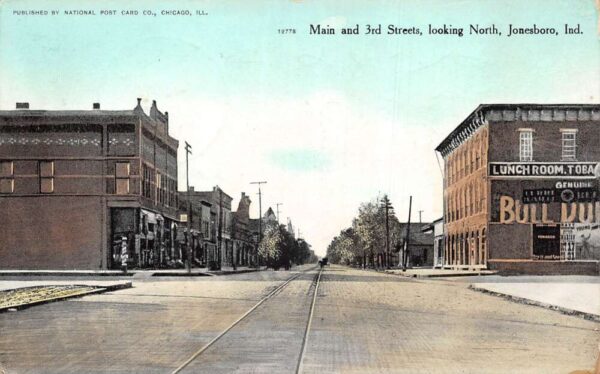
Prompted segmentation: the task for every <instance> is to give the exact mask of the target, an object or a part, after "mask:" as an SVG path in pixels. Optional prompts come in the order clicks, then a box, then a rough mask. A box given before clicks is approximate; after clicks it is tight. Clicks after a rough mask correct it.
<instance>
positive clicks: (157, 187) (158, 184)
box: [154, 173, 162, 204]
mask: <svg viewBox="0 0 600 374" xmlns="http://www.w3.org/2000/svg"><path fill="white" fill-rule="evenodd" d="M161 180H162V175H160V173H156V180H155V181H154V183H155V185H154V187H155V195H154V196H155V199H156V200H155V203H156V204H161V203H162V193H161V188H160V187H161V185H162V183H161Z"/></svg>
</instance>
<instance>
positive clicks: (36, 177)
mask: <svg viewBox="0 0 600 374" xmlns="http://www.w3.org/2000/svg"><path fill="white" fill-rule="evenodd" d="M140 102H141V99H138V104H137V106H136V107H135V108H134V109H133V110H122V111H107V110H100V105H99V104H94V106H93V109H92V110H81V111H45V110H30V109H29V104H27V103H18V104H17V110H11V111H0V210H1V211H2V212H3V214H2V216H0V237H2V240H0V267H2V268H4V269H17V268H21V269H111V268H118V267H120V265H121V258H120V256H121V245H122V242H123V241H126V244H127V245H126V247H127V250H128V252H129V253H128V256H129V264H130V266H139V267H149V266H152V267H156V266H160V265H161V263H164V262H166V261H167V259H168V258H169V257H174V256H176V254H177V243H176V231H177V217H176V214H177V199H178V195H177V148H178V141H177V140H176V139H174V138H172V137H171V136H170V135H169V117H168V113H166V112H165V113H162V112H160V111H159V110H158V108H157V106H156V102H153V104H152V107H151V109H150V113H149V115H146V114H145V113H144V111H143V109H142V107H141V105H140Z"/></svg>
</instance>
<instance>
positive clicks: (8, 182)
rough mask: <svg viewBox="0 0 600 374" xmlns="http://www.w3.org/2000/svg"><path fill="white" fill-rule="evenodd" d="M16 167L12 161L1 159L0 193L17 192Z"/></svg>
mask: <svg viewBox="0 0 600 374" xmlns="http://www.w3.org/2000/svg"><path fill="white" fill-rule="evenodd" d="M14 174H15V169H14V164H13V162H12V161H0V193H13V192H15V179H14V176H15V175H14Z"/></svg>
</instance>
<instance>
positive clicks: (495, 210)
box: [436, 104, 600, 274]
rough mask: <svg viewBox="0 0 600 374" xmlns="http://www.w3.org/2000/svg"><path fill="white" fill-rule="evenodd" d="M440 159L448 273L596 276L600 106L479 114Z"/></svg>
mask: <svg viewBox="0 0 600 374" xmlns="http://www.w3.org/2000/svg"><path fill="white" fill-rule="evenodd" d="M436 150H437V151H438V152H440V153H441V154H442V156H443V157H444V166H445V168H444V170H445V174H444V236H445V241H444V242H445V244H444V245H445V251H444V262H445V266H446V267H458V268H486V267H487V268H490V269H498V270H502V271H507V272H525V273H589V274H597V271H598V270H597V266H598V260H600V228H599V227H598V226H599V222H600V203H599V199H598V177H599V174H600V172H599V166H598V165H599V162H600V105H595V104H594V105H575V104H574V105H535V104H514V105H513V104H507V105H481V106H479V107H478V108H477V109H476V110H475V111H474V112H473V113H471V114H470V115H469V116H468V117H467V118H466V119H465V120H464V121H463V122H462V123H461V124H460V125H459V126H458V127H457V128H456V129H455V130H454V131H452V132H451V133H450V135H448V136H447V137H446V139H444V141H442V143H441V144H440V145H439V146H438V147H437V148H436Z"/></svg>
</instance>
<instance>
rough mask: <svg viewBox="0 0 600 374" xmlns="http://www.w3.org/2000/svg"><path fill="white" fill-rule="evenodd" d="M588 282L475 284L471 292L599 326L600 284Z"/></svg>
mask: <svg viewBox="0 0 600 374" xmlns="http://www.w3.org/2000/svg"><path fill="white" fill-rule="evenodd" d="M590 278H591V279H589V281H588V282H585V281H579V282H577V283H575V282H569V281H568V279H566V282H565V283H560V282H557V279H550V280H549V281H548V282H521V283H519V282H497V283H496V282H494V283H473V284H471V285H470V286H469V288H470V289H472V290H475V291H480V292H485V293H489V294H491V295H495V296H500V297H504V298H506V299H509V300H512V301H515V302H519V303H523V304H530V305H537V306H541V307H545V308H549V309H554V310H558V311H560V312H562V313H565V314H570V315H579V316H581V317H584V318H586V319H591V320H594V321H599V322H600V283H598V282H597V279H595V277H590Z"/></svg>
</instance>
